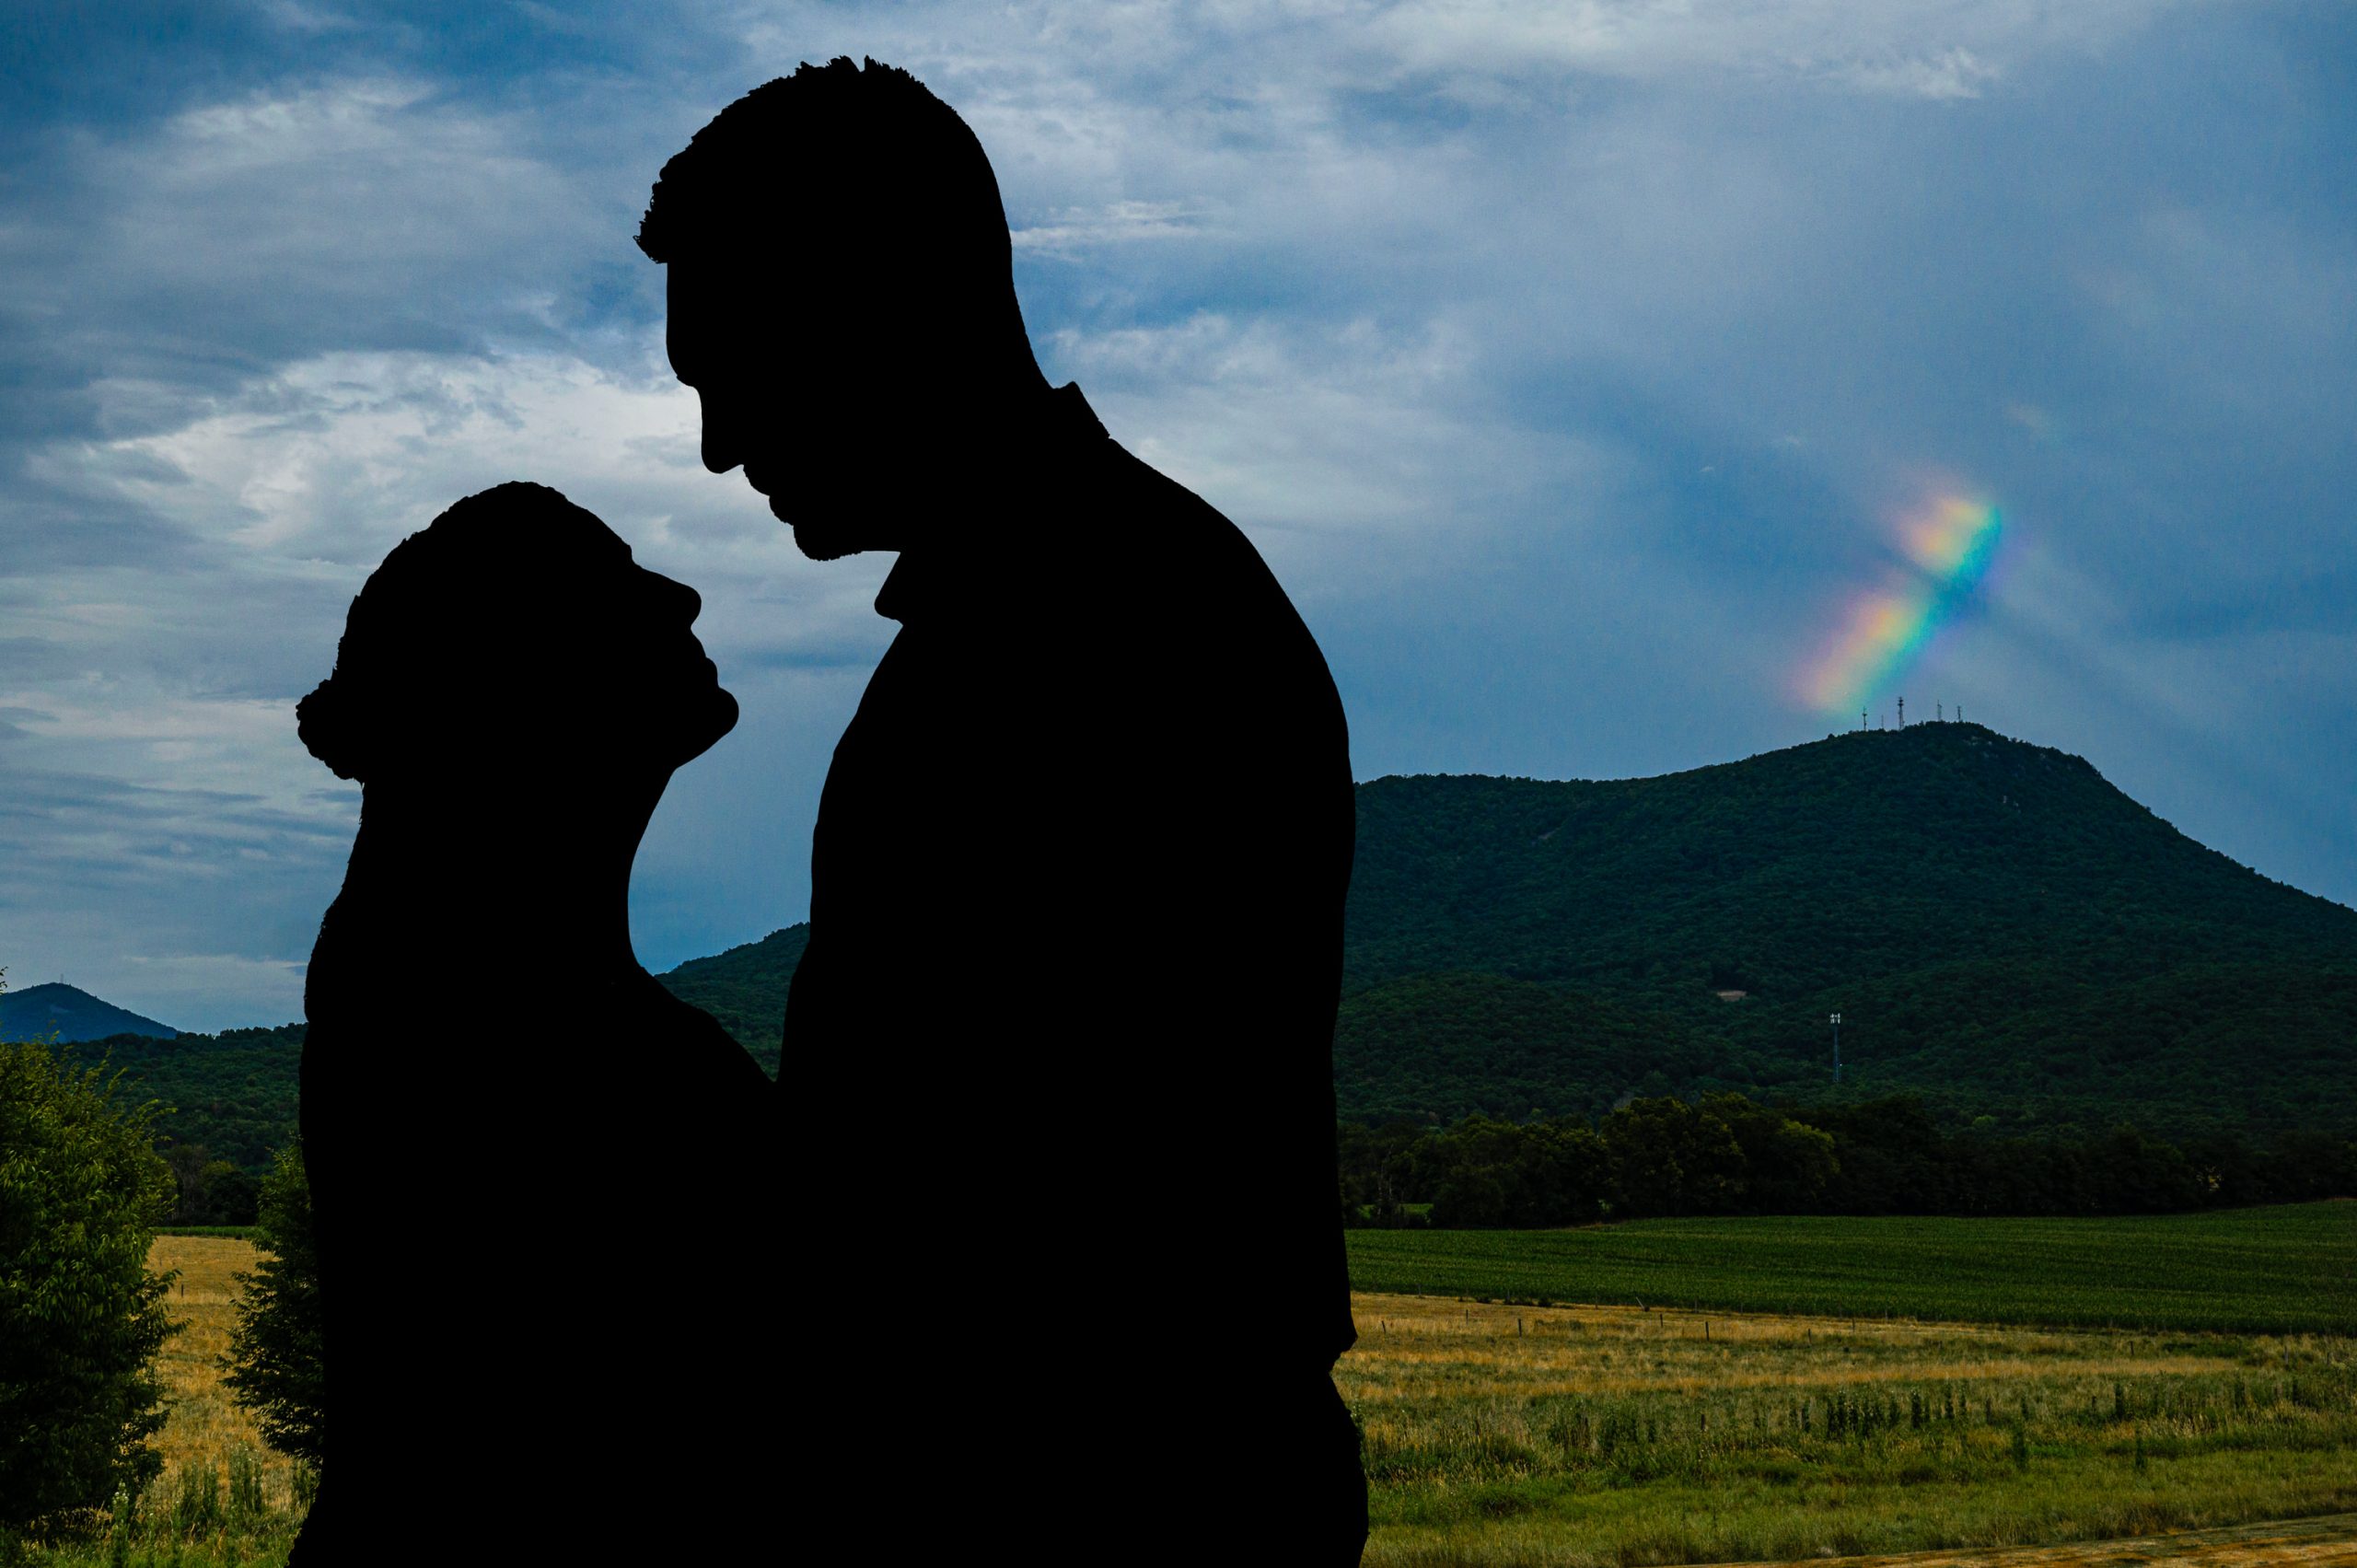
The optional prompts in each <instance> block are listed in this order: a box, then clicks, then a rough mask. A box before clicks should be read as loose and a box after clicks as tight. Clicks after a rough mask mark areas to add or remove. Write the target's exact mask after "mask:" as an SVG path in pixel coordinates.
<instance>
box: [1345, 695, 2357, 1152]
mask: <svg viewBox="0 0 2357 1568" xmlns="http://www.w3.org/2000/svg"><path fill="white" fill-rule="evenodd" d="M1358 798H1359V848H1358V859H1357V864H1356V868H1355V871H1354V874H1353V881H1352V889H1351V902H1350V912H1349V918H1348V921H1347V924H1346V931H1347V935H1346V943H1347V950H1346V955H1345V969H1346V973H1347V975H1348V977H1349V979H1348V982H1347V983H1348V985H1349V987H1350V995H1349V998H1348V1000H1347V1001H1346V1003H1345V1005H1344V1023H1343V1027H1342V1028H1341V1032H1340V1034H1339V1035H1338V1039H1337V1051H1336V1078H1337V1083H1338V1086H1343V1088H1344V1113H1345V1114H1346V1115H1349V1114H1352V1113H1353V1111H1355V1112H1357V1113H1359V1114H1391V1113H1395V1112H1411V1113H1421V1114H1422V1116H1426V1117H1437V1118H1442V1119H1447V1118H1451V1117H1454V1116H1456V1115H1458V1114H1461V1113H1462V1112H1463V1111H1465V1110H1468V1109H1477V1108H1479V1109H1495V1110H1499V1111H1506V1110H1512V1111H1513V1112H1514V1113H1515V1114H1527V1110H1528V1109H1533V1108H1543V1109H1550V1110H1558V1109H1561V1110H1579V1109H1594V1108H1595V1106H1596V1101H1597V1100H1598V1099H1599V1098H1602V1097H1603V1096H1604V1094H1605V1093H1606V1091H1607V1090H1608V1089H1612V1088H1615V1087H1616V1086H1617V1088H1618V1090H1619V1092H1620V1093H1623V1094H1625V1093H1627V1092H1630V1091H1631V1090H1638V1091H1641V1092H1655V1091H1658V1090H1659V1089H1661V1088H1663V1087H1667V1088H1668V1089H1671V1090H1674V1091H1677V1092H1681V1093H1685V1092H1692V1091H1696V1090H1702V1089H1709V1088H1713V1087H1728V1088H1737V1089H1742V1090H1744V1091H1746V1092H1749V1093H1754V1094H1766V1095H1771V1096H1774V1095H1782V1096H1786V1097H1791V1098H1802V1099H1807V1100H1811V1101H1818V1100H1824V1099H1829V1098H1848V1097H1864V1096H1871V1095H1879V1094H1887V1093H1891V1092H1893V1091H1913V1092H1918V1093H1921V1094H1922V1095H1923V1096H1924V1097H1925V1098H1927V1099H1928V1100H1930V1101H1931V1102H1932V1103H1933V1105H1934V1106H1935V1107H1938V1108H1940V1109H1944V1110H1946V1111H1948V1112H1950V1113H1951V1114H1954V1115H1956V1116H1973V1115H1979V1114H1988V1115H1992V1116H1994V1117H1996V1118H1997V1119H1998V1120H1999V1121H2001V1122H2002V1123H2004V1124H2006V1125H2007V1126H2008V1127H2013V1126H2016V1125H2018V1126H2022V1127H2027V1128H2032V1129H2035V1128H2041V1127H2057V1126H2067V1125H2080V1126H2087V1127H2093V1128H2096V1129H2098V1130H2099V1129H2101V1128H2103V1127H2106V1126H2108V1125H2109V1124H2110V1123H2112V1122H2113V1121H2118V1120H2121V1119H2132V1120H2134V1121H2137V1122H2138V1123H2139V1124H2141V1125H2142V1126H2144V1127H2146V1128H2147V1129H2148V1130H2153V1131H2161V1132H2174V1133H2183V1132H2198V1131H2208V1130H2214V1129H2222V1128H2234V1127H2242V1128H2246V1129H2249V1130H2253V1131H2264V1130H2270V1129H2273V1128H2278V1127H2284V1126H2307V1127H2312V1128H2318V1129H2331V1130H2336V1131H2344V1130H2352V1129H2357V911H2351V910H2349V909H2347V908H2344V907H2342V906H2341V905H2339V904H2335V903H2330V902H2328V901H2327V900H2323V899H2318V898H2313V897H2311V896H2309V895H2308V894H2305V893H2302V892H2300V891H2298V890H2296V889H2292V888H2288V887H2285V886H2283V885H2282V884H2281V883H2278V882H2273V881H2270V880H2269V879H2268V878H2266V877H2260V876H2258V874H2256V873H2254V872H2252V871H2250V870H2248V869H2247V868H2245V867H2243V866H2241V865H2235V863H2234V862H2233V861H2230V860H2228V859H2227V858H2226V857H2225V856H2223V855H2222V854H2217V853H2216V852H2215V851H2212V850H2209V849H2205V848H2203V847H2202V846H2201V845H2200V844H2198V843H2196V842H2193V841H2192V840H2190V839H2189V838H2187V837H2186V836H2185V835H2184V834H2182V833H2179V832H2178V831H2177V830H2176V829H2174V828H2172V827H2170V826H2169V825H2168V824H2167V823H2166V822H2164V821H2162V820H2161V819H2159V818H2157V817H2155V816H2154V815H2153V814H2152V812H2150V811H2149V810H2147V809H2145V808H2144V807H2142V806H2140V805H2138V804H2137V803H2136V802H2135V801H2133V800H2131V799H2130V798H2129V797H2128V796H2125V795H2122V794H2121V793H2120V792H2119V790H2117V789H2115V788H2114V787H2112V785H2110V784H2107V783H2106V782H2105V781H2104V779H2103V777H2102V776H2101V775H2100V774H2099V773H2097V772H2096V770H2095V769H2094V768H2093V767H2091V766H2090V765H2089V764H2088V763H2086V762H2085V761H2083V760H2082V759H2080V758H2077V757H2073V756H2069V755H2067V754H2065V753H2063V752H2061V751H2056V750H2051V749H2047V748H2044V747H2039V746H2032V745H2028V744H2026V743H2024V742H2021V741H2016V740H2009V739H2006V738H2003V737H2002V736H1999V735H1996V734H1994V733H1993V732H1991V731H1990V730H1988V729H1985V728H1983V727H1981V726H1978V725H1963V724H1927V725H1918V726H1910V727H1909V728H1907V729H1905V730H1878V731H1865V732H1854V733H1851V734H1847V735H1840V736H1836V737H1833V738H1829V739H1826V740H1822V741H1816V742H1812V743H1810V744H1807V745H1804V746H1796V747H1793V748H1791V749H1786V750H1782V751H1775V752H1770V753H1768V754H1766V755H1763V756H1759V757H1754V758H1751V759H1749V760H1747V761H1741V762H1734V763H1728V764H1724V765H1722V766H1718V767H1710V768H1701V769H1697V770H1695V771H1693V772H1684V773H1674V774H1670V775H1667V776H1666V777H1662V778H1653V779H1631V780H1622V781H1616V782H1610V783H1571V784H1550V783H1542V782H1539V781H1536V780H1528V779H1497V778H1480V777H1418V778H1389V779H1380V780H1377V781H1376V782H1374V783H1372V784H1364V785H1362V786H1361V787H1360V790H1359V797H1358ZM1466 974H1482V975H1487V976H1491V977H1493V978H1492V982H1491V983H1492V996H1493V1000H1492V1006H1493V1007H1499V1008H1503V1007H1505V1006H1506V1005H1507V1004H1506V1003H1505V1002H1504V1000H1500V999H1501V998H1504V997H1506V996H1509V995H1515V994H1521V993H1520V992H1518V990H1517V988H1535V990H1534V992H1533V993H1532V994H1531V995H1528V996H1526V997H1525V999H1524V1002H1523V1003H1522V1004H1521V1005H1522V1006H1523V1008H1524V1011H1525V1012H1526V1013H1527V1014H1529V1015H1530V1016H1533V1017H1536V1016H1537V1015H1538V1011H1539V1009H1538V1003H1537V1001H1536V999H1535V998H1536V996H1537V995H1546V996H1562V995H1570V994H1579V995H1585V996H1590V997H1593V998H1595V999H1596V1000H1597V1001H1598V1002H1601V1003H1609V1004H1611V1005H1614V1006H1615V1007H1617V1008H1620V1009H1623V1010H1625V1011H1626V1013H1632V1014H1635V1015H1639V1016H1645V1017H1648V1018H1650V1019H1651V1020H1652V1022H1651V1025H1650V1028H1652V1029H1653V1030H1654V1031H1655V1037H1656V1039H1657V1040H1658V1044H1657V1045H1656V1046H1655V1047H1653V1048H1651V1049H1640V1050H1635V1051H1631V1050H1630V1049H1628V1048H1627V1047H1626V1046H1625V1044H1622V1043H1617V1042H1620V1041H1624V1040H1625V1038H1626V1037H1625V1030H1618V1031H1616V1030H1615V1029H1605V1028H1571V1027H1569V1026H1567V1025H1562V1024H1561V1023H1558V1024H1553V1025H1550V1026H1548V1027H1547V1028H1545V1029H1538V1027H1537V1026H1536V1025H1534V1026H1533V1027H1532V1028H1527V1029H1515V1030H1511V1031H1506V1032H1504V1033H1503V1034H1501V1035H1500V1036H1499V1037H1498V1042H1497V1047H1496V1050H1495V1052H1494V1053H1493V1055H1492V1058H1491V1059H1490V1062H1489V1064H1487V1065H1484V1064H1482V1063H1478V1062H1472V1061H1466V1062H1463V1063H1461V1064H1460V1066H1459V1067H1458V1068H1457V1071H1456V1073H1455V1074H1453V1076H1454V1079H1455V1080H1456V1081H1459V1082H1462V1083H1463V1084H1465V1085H1467V1086H1469V1088H1470V1086H1475V1085H1479V1086H1481V1087H1480V1092H1479V1093H1478V1094H1477V1095H1474V1096H1473V1098H1475V1099H1476V1100H1477V1101H1478V1107H1477V1104H1469V1103H1468V1102H1467V1094H1466V1093H1463V1092H1459V1093H1454V1094H1442V1093H1439V1092H1436V1091H1437V1090H1438V1088H1439V1084H1438V1083H1436V1082H1434V1080H1433V1079H1432V1077H1431V1074H1432V1072H1433V1062H1434V1054H1433V1049H1432V1048H1433V1044H1434V1041H1435V1040H1437V1039H1439V1038H1441V1037H1440V1036H1439V1035H1437V1034H1436V1033H1435V1030H1434V1026H1433V1025H1432V1024H1431V1023H1429V1022H1420V1021H1415V1020H1413V1019H1412V1017H1411V1016H1410V1015H1407V1014H1403V1013H1399V1011H1398V1009H1397V1008H1396V1007H1393V1008H1392V1009H1391V1012H1390V1015H1389V1017H1390V1018H1396V1019H1397V1020H1398V1021H1397V1022H1396V1023H1394V1022H1391V1021H1388V1020H1387V1019H1382V1020H1379V1019H1375V1018H1371V1017H1370V1016H1368V1012H1367V1009H1368V1007H1369V1005H1370V1003H1371V1002H1372V1001H1374V1000H1375V999H1377V998H1387V997H1393V996H1396V994H1397V991H1398V988H1399V986H1400V985H1402V984H1403V983H1408V982H1411V981H1417V982H1422V983H1426V984H1429V983H1431V982H1432V979H1433V977H1435V976H1441V975H1466ZM1735 993H1740V994H1739V995H1736V994H1735ZM1835 1012H1839V1013H1840V1014H1841V1015H1842V1019H1843V1023H1842V1031H1841V1044H1842V1055H1843V1057H1844V1059H1845V1062H1846V1063H1847V1064H1848V1065H1847V1068H1846V1070H1845V1073H1844V1077H1843V1082H1842V1085H1841V1086H1840V1089H1839V1090H1838V1091H1837V1090H1836V1088H1835V1086H1834V1085H1833V1083H1832V1079H1831V1072H1830V1066H1831V1044H1832V1042H1831V1031H1830V1029H1829V1028H1828V1025H1827V1021H1826V1020H1827V1017H1828V1016H1829V1015H1830V1014H1832V1013H1835ZM1534 1031H1535V1032H1534ZM1550 1042H1551V1043H1550ZM1532 1063H1538V1064H1540V1065H1542V1066H1544V1067H1547V1068H1549V1069H1551V1071H1552V1075H1551V1077H1550V1076H1549V1075H1548V1074H1546V1073H1538V1074H1534V1073H1533V1072H1532V1071H1531V1064H1532ZM1509 1076H1513V1077H1515V1078H1516V1079H1517V1080H1518V1081H1517V1082H1516V1083H1515V1089H1514V1092H1512V1093H1511V1094H1509V1093H1507V1092H1505V1080H1506V1079H1507V1078H1508V1077H1509ZM1352 1085H1358V1086H1363V1087H1362V1088H1361V1090H1360V1092H1359V1093H1358V1094H1357V1095H1356V1096H1355V1097H1353V1093H1352V1091H1351V1089H1350V1087H1349V1086H1352ZM1542 1090H1545V1091H1548V1092H1545V1093H1542V1092H1540V1091H1542ZM1526 1100H1527V1101H1529V1102H1531V1103H1530V1104H1529V1105H1523V1104H1521V1103H1520V1102H1522V1101H1526Z"/></svg>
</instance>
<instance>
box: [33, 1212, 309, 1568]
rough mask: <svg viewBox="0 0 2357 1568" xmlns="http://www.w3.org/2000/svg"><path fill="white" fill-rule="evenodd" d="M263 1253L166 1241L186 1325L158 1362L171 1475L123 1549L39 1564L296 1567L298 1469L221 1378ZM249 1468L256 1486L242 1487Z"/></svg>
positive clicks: (164, 1265)
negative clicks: (270, 1444)
mask: <svg viewBox="0 0 2357 1568" xmlns="http://www.w3.org/2000/svg"><path fill="white" fill-rule="evenodd" d="M257 1256H258V1255H257V1253H256V1251H255V1249H254V1244H253V1243H252V1242H251V1241H248V1240H244V1239H241V1238H238V1237H221V1236H189V1235H180V1236H159V1237H157V1238H156V1242H155V1246H154V1248H153V1249H151V1250H150V1251H149V1253H148V1266H149V1267H150V1268H155V1269H172V1270H177V1271H178V1272H179V1275H180V1277H179V1278H178V1279H177V1280H176V1281H174V1282H173V1284H172V1291H171V1295H169V1296H168V1298H167V1300H168V1305H169V1308H170V1311H171V1315H172V1318H173V1320H174V1321H175V1322H178V1323H180V1324H183V1325H185V1326H184V1327H183V1328H182V1329H181V1330H180V1332H179V1333H177V1334H174V1335H173V1336H172V1337H171V1338H170V1339H168V1340H167V1341H165V1342H164V1353H163V1355H162V1357H161V1360H160V1363H159V1366H158V1370H159V1371H160V1372H161V1373H162V1376H163V1380H164V1386H165V1388H167V1389H168V1393H169V1398H170V1400H171V1404H170V1408H169V1411H168V1417H167V1419H166V1421H165V1423H164V1430H163V1432H162V1433H161V1434H159V1436H158V1437H157V1445H156V1446H157V1448H158V1449H159V1450H160V1451H161V1452H162V1454H163V1457H164V1474H163V1477H162V1479H160V1480H159V1481H157V1482H156V1483H155V1485H154V1486H153V1487H152V1488H150V1489H149V1492H148V1494H147V1495H146V1496H145V1498H143V1499H141V1500H140V1506H139V1509H138V1515H137V1517H136V1519H135V1520H134V1522H133V1524H132V1525H131V1527H130V1528H129V1529H127V1530H126V1531H125V1532H124V1541H123V1551H122V1555H121V1556H117V1555H116V1553H115V1551H114V1542H113V1541H112V1540H111V1539H102V1540H99V1541H97V1542H93V1543H89V1544H87V1545H84V1546H76V1547H70V1548H60V1549H57V1550H54V1551H47V1552H40V1553H37V1554H36V1555H35V1556H34V1558H33V1561H34V1562H47V1563H53V1564H56V1565H58V1568H99V1565H102V1564H112V1563H120V1562H128V1563H130V1564H133V1565H135V1568H165V1565H167V1564H177V1565H179V1568H229V1565H232V1564H238V1565H250V1568H274V1565H276V1564H279V1563H283V1562H285V1560H286V1549H287V1547H288V1546H289V1544H291V1542H292V1539H293V1528H294V1524H295V1521H296V1517H297V1514H296V1499H295V1475H294V1466H293V1465H292V1464H291V1463H290V1462H289V1461H288V1460H287V1459H286V1458H284V1457H283V1456H281V1455H278V1454H274V1453H273V1452H271V1451H270V1450H269V1449H268V1448H265V1447H264V1446H262V1441H261V1429H260V1428H258V1427H257V1426H255V1424H254V1422H253V1418H252V1417H251V1416H250V1415H248V1414H247V1413H246V1412H245V1411H243V1410H242V1409H240V1408H239V1407H238V1406H237V1405H235V1404H233V1403H231V1402H230V1400H229V1390H228V1389H227V1388H224V1387H223V1386H222V1383H221V1371H222V1368H221V1365H220V1357H221V1354H222V1353H223V1352H224V1351H226V1350H227V1349H228V1347H229V1330H230V1328H231V1327H232V1325H233V1324H234V1322H235V1320H236V1319H235V1316H234V1307H235V1306H236V1303H237V1299H238V1289H239V1287H238V1283H237V1281H236V1279H235V1278H234V1277H233V1276H235V1275H236V1274H238V1273H240V1272H246V1271H249V1270H250V1269H252V1268H253V1266H254V1263H255V1261H256V1259H257ZM249 1465H250V1466H251V1469H250V1471H248V1470H247V1467H248V1466H249ZM246 1474H250V1476H251V1482H250V1485H249V1487H248V1488H245V1489H241V1488H239V1487H238V1486H237V1485H234V1484H233V1481H237V1480H240V1479H242V1478H243V1476H244V1475H246ZM207 1498H209V1499H210V1504H209V1505H208V1504H206V1503H205V1502H204V1499H207Z"/></svg>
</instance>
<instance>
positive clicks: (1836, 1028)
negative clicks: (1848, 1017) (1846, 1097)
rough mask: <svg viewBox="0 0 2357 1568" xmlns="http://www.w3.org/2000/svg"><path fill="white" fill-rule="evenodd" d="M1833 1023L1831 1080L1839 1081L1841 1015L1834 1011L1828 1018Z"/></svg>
mask: <svg viewBox="0 0 2357 1568" xmlns="http://www.w3.org/2000/svg"><path fill="white" fill-rule="evenodd" d="M1829 1022H1830V1023H1831V1024H1832V1025H1833V1081H1834V1082H1835V1083H1837V1084H1838V1083H1840V1081H1841V1015H1840V1014H1839V1013H1836V1014H1834V1015H1833V1016H1832V1018H1831V1019H1829Z"/></svg>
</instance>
